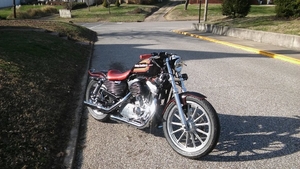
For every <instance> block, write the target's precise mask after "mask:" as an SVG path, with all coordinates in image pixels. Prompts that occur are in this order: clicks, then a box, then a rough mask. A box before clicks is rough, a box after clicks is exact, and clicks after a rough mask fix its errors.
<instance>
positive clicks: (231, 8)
mask: <svg viewBox="0 0 300 169" xmlns="http://www.w3.org/2000/svg"><path fill="white" fill-rule="evenodd" d="M250 8H251V4H250V2H249V0H223V2H222V13H223V15H225V16H229V17H232V18H236V17H238V18H241V17H245V16H247V15H248V13H249V12H250Z"/></svg>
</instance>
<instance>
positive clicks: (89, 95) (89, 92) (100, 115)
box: [85, 80, 109, 122]
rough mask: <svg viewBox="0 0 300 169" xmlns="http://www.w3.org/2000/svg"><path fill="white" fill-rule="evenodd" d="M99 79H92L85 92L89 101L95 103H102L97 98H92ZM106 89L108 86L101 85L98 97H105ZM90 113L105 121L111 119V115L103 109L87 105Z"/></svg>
mask: <svg viewBox="0 0 300 169" xmlns="http://www.w3.org/2000/svg"><path fill="white" fill-rule="evenodd" d="M97 83H98V81H95V80H91V81H90V82H89V84H88V87H87V89H86V94H85V100H86V101H87V102H92V103H95V104H100V103H98V102H96V101H95V98H92V92H93V90H94V89H95V87H96V85H97ZM103 90H106V87H105V86H104V85H102V86H101V88H100V90H98V93H97V94H96V95H97V99H104V98H105V96H104V95H103V93H102V91H103ZM87 109H88V111H89V113H90V114H91V115H92V116H93V118H95V119H96V120H99V121H102V122H105V121H108V119H109V115H108V114H105V113H102V112H101V111H99V110H97V109H92V108H91V107H87Z"/></svg>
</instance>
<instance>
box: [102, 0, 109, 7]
mask: <svg viewBox="0 0 300 169" xmlns="http://www.w3.org/2000/svg"><path fill="white" fill-rule="evenodd" d="M102 6H103V7H104V8H108V6H109V4H108V2H107V0H103V3H102Z"/></svg>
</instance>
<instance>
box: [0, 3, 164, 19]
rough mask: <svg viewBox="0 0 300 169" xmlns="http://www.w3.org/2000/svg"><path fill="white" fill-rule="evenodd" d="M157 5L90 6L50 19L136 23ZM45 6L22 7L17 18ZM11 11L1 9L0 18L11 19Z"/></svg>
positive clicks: (156, 7)
mask: <svg viewBox="0 0 300 169" xmlns="http://www.w3.org/2000/svg"><path fill="white" fill-rule="evenodd" d="M161 5H163V4H157V5H135V4H122V5H121V6H120V7H116V6H115V5H114V4H111V6H110V8H104V7H103V6H102V5H99V6H91V7H90V8H82V9H76V10H72V18H71V19H64V18H60V17H59V16H58V15H57V16H54V17H53V18H51V19H52V20H60V21H72V22H97V21H108V22H136V21H143V20H144V19H145V18H146V17H147V16H148V15H149V14H150V13H152V12H153V11H154V10H155V9H158V7H159V6H161ZM43 7H45V6H32V5H23V6H22V7H21V8H20V9H19V10H18V13H20V14H22V15H19V16H18V17H19V18H20V17H22V16H24V15H25V14H24V13H26V12H27V13H29V12H28V11H30V10H32V9H42V8H43ZM54 7H55V8H56V9H57V10H59V9H62V8H63V6H54ZM12 13H13V10H12V9H2V10H0V16H1V17H2V18H7V17H8V16H10V17H9V18H12Z"/></svg>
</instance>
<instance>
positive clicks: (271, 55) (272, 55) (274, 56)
mask: <svg viewBox="0 0 300 169" xmlns="http://www.w3.org/2000/svg"><path fill="white" fill-rule="evenodd" d="M173 32H175V33H178V34H183V35H186V36H191V37H195V38H199V39H203V40H206V41H210V42H214V43H219V44H222V45H226V46H230V47H234V48H238V49H242V50H246V51H248V52H252V53H256V54H260V55H263V56H267V57H271V58H275V59H280V60H283V61H287V62H290V63H294V64H299V65H300V60H299V59H295V58H292V57H288V56H285V55H281V54H276V53H272V52H267V51H263V50H260V49H255V48H251V47H247V46H243V45H238V44H234V43H230V42H225V41H220V40H216V39H213V38H208V37H205V36H201V35H197V34H192V33H189V32H184V31H180V30H173Z"/></svg>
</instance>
